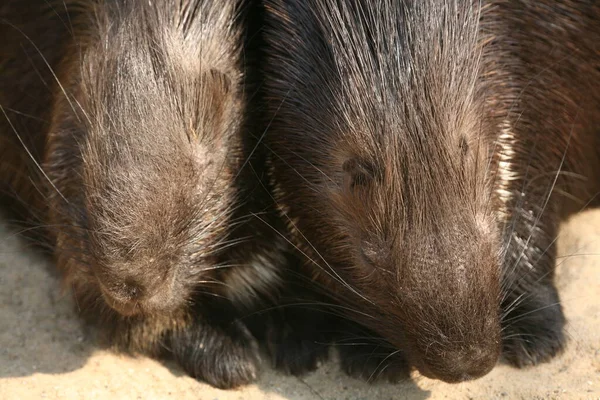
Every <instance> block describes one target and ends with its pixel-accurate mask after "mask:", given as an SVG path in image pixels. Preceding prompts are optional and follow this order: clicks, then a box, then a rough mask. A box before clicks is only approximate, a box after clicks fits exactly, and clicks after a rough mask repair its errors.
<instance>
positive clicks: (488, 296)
mask: <svg viewBox="0 0 600 400" xmlns="http://www.w3.org/2000/svg"><path fill="white" fill-rule="evenodd" d="M465 129H467V130H468V128H465ZM440 138H441V136H440V137H438V139H440ZM442 139H443V140H439V141H437V142H435V141H433V142H431V143H429V144H422V145H420V147H419V148H417V147H416V146H413V145H412V144H409V143H407V142H408V141H405V142H404V143H403V144H402V145H400V144H399V143H393V142H388V143H386V144H384V145H383V146H382V148H386V149H387V151H386V152H385V154H382V153H379V154H378V153H377V152H376V151H374V152H372V153H371V154H369V152H368V150H367V151H362V152H361V154H356V150H354V153H351V152H350V151H349V149H351V148H352V149H357V148H359V147H355V146H350V147H349V148H348V151H346V152H344V153H342V154H345V156H340V157H339V159H341V160H345V161H342V162H341V163H340V165H339V166H338V167H339V168H340V174H339V175H338V176H340V177H341V185H340V186H339V187H340V190H338V191H337V192H335V191H334V192H333V195H332V197H331V199H332V202H333V205H334V208H335V209H336V210H337V212H338V213H339V219H338V223H337V224H336V226H337V229H340V232H339V236H338V237H346V238H347V241H348V243H347V244H348V246H347V247H346V251H347V252H348V256H347V257H348V258H349V259H348V264H350V265H353V266H354V268H352V269H351V270H349V271H347V272H346V274H348V275H347V276H346V278H347V282H348V283H349V284H350V285H351V286H353V287H355V288H356V289H357V290H358V291H359V292H360V293H361V294H363V295H364V297H365V298H366V302H365V304H364V306H365V307H367V308H368V309H369V310H370V311H369V312H370V313H371V314H372V315H381V318H375V319H374V320H371V319H367V320H366V321H365V323H366V324H367V325H369V326H370V327H371V328H373V329H374V330H375V331H377V332H379V333H380V334H382V335H383V336H384V337H385V338H386V339H387V340H389V341H390V342H391V343H392V344H395V345H398V346H400V348H402V349H408V350H407V352H408V356H409V357H410V358H411V360H412V362H413V363H414V365H415V366H417V368H418V369H419V370H420V372H421V373H423V374H424V375H426V376H429V377H432V378H437V379H442V380H445V381H447V382H456V381H464V380H468V379H474V378H478V377H480V376H483V375H485V374H486V373H487V372H489V371H490V370H491V369H492V368H493V366H494V365H495V363H496V362H497V359H498V357H499V353H500V322H499V318H500V311H499V296H500V247H501V246H500V244H499V241H498V236H499V235H498V232H497V228H496V223H495V220H494V218H493V217H492V213H491V209H490V207H491V203H490V199H489V190H488V189H487V185H486V181H485V173H486V166H487V161H486V160H487V158H488V151H489V149H488V148H487V147H486V146H485V145H484V144H482V142H481V141H478V140H477V139H476V138H475V137H469V136H466V135H459V137H456V136H454V135H452V136H450V135H448V136H446V137H444V138H442ZM340 147H341V146H340ZM368 147H369V146H367V147H366V148H368ZM341 148H343V147H341ZM373 148H374V147H373ZM362 149H365V146H363V147H362ZM348 155H349V156H348ZM482 165H483V167H482ZM369 302H370V303H371V304H368V303H369ZM407 344H408V346H407Z"/></svg>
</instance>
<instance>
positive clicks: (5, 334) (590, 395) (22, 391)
mask: <svg viewBox="0 0 600 400" xmlns="http://www.w3.org/2000/svg"><path fill="white" fill-rule="evenodd" d="M559 245H560V253H561V254H562V255H572V256H571V257H563V258H560V259H559V264H560V265H559V268H558V277H557V282H558V285H559V290H560V292H561V296H562V301H563V304H564V308H565V312H566V315H567V318H568V320H569V325H568V333H569V336H570V343H569V346H568V350H567V351H566V352H565V353H564V354H563V355H562V356H561V357H559V358H558V359H555V360H554V361H553V362H551V363H549V364H545V365H542V366H538V367H535V368H531V369H528V370H516V369H513V368H510V367H507V366H504V365H500V366H498V367H497V368H496V369H494V371H492V373H490V374H489V375H488V376H486V377H484V378H482V379H480V380H477V381H475V382H470V383H465V384H460V385H447V384H443V383H440V382H435V381H431V380H428V379H425V378H422V377H415V380H414V382H407V383H403V384H399V385H388V384H377V385H368V384H366V383H363V382H360V381H356V380H353V379H350V378H348V377H346V376H345V375H343V374H342V373H341V372H340V371H339V369H338V368H337V366H336V365H335V363H333V362H332V363H328V364H327V365H325V366H324V367H322V368H321V369H320V370H319V371H318V372H316V373H313V374H311V375H309V376H306V377H304V378H303V379H302V380H300V379H298V378H294V377H288V376H282V375H280V374H278V373H275V372H272V371H270V370H267V371H265V372H264V373H263V376H262V378H261V380H260V382H259V383H258V384H255V385H251V386H249V387H247V388H245V389H242V390H237V391H221V390H216V389H212V388H210V387H208V386H207V385H204V384H202V383H198V382H196V381H195V380H193V379H191V378H189V377H186V376H185V375H184V374H182V372H181V371H180V370H179V369H178V368H177V367H175V366H173V365H168V366H165V365H163V364H160V363H159V362H156V361H153V360H150V359H146V358H140V359H134V358H129V357H125V356H120V355H115V354H112V353H109V352H107V351H104V350H101V349H99V348H98V347H97V346H96V345H95V344H94V342H93V341H92V339H90V338H87V337H86V335H85V333H84V330H83V329H82V327H81V325H80V323H79V320H78V318H77V317H76V315H75V313H74V311H73V310H74V308H73V304H72V302H71V300H70V298H69V297H68V296H66V295H61V294H60V291H59V284H58V281H57V279H56V277H55V276H54V275H53V274H52V273H51V272H50V271H51V269H50V268H49V267H48V266H47V265H46V263H45V262H44V261H43V259H42V258H41V257H40V256H39V255H37V254H35V253H34V252H33V251H32V250H30V249H27V248H25V247H24V246H23V243H22V242H20V241H19V240H17V239H16V238H15V237H12V236H9V235H8V232H7V230H6V228H5V227H4V226H3V225H1V224H0V399H3V400H8V399H37V398H48V399H59V398H72V399H79V398H85V399H206V400H213V399H219V400H225V399H249V400H252V399H272V400H280V399H294V400H300V399H320V398H322V399H336V400H337V399H339V400H343V399H348V400H356V399H365V400H367V399H369V400H371V399H372V400H380V399H386V400H389V399H596V400H597V399H600V305H599V300H600V257H599V256H598V255H600V211H594V212H588V213H585V214H582V215H579V216H578V217H577V218H575V219H574V220H573V221H571V222H570V223H569V224H568V225H567V226H566V227H565V229H564V230H563V231H562V234H561V238H560V241H559ZM596 253H597V254H596Z"/></svg>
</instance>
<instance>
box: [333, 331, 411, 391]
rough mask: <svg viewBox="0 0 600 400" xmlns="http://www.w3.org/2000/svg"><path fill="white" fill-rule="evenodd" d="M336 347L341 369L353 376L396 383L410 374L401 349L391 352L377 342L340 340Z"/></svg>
mask: <svg viewBox="0 0 600 400" xmlns="http://www.w3.org/2000/svg"><path fill="white" fill-rule="evenodd" d="M357 341H358V342H362V341H361V340H357ZM338 349H339V353H340V360H341V365H342V370H343V371H344V372H346V374H348V375H350V376H351V377H353V378H356V379H361V380H364V381H367V382H369V383H373V382H383V381H387V382H392V383H396V382H399V381H403V380H405V379H408V378H409V376H410V365H409V363H408V361H407V360H406V358H405V357H404V354H403V353H402V352H401V351H393V352H392V351H390V350H389V347H387V346H385V347H383V346H381V345H379V344H377V343H372V344H367V343H351V341H347V342H341V343H340V345H339V346H338Z"/></svg>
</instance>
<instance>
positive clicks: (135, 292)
mask: <svg viewBox="0 0 600 400" xmlns="http://www.w3.org/2000/svg"><path fill="white" fill-rule="evenodd" d="M120 292H121V294H122V296H123V298H124V299H126V300H128V301H132V300H139V299H140V298H141V297H142V296H143V295H144V290H143V288H142V287H141V286H140V285H138V284H137V283H135V282H132V281H128V282H125V283H123V285H122V287H121V290H120Z"/></svg>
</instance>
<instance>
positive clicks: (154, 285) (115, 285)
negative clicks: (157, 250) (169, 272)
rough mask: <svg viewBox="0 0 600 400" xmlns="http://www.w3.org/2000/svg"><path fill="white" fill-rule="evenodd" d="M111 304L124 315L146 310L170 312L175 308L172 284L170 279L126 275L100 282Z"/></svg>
mask: <svg viewBox="0 0 600 400" xmlns="http://www.w3.org/2000/svg"><path fill="white" fill-rule="evenodd" d="M100 286H101V288H102V294H103V295H104V297H105V299H106V302H107V304H108V305H109V306H111V307H112V308H113V309H115V310H116V311H117V312H119V313H120V314H122V315H124V316H132V315H135V314H139V313H144V312H158V313H160V312H165V313H167V312H170V311H172V309H173V303H174V301H173V293H172V287H171V286H172V285H171V284H170V280H169V279H153V280H147V279H144V278H143V277H142V278H140V277H135V276H126V277H120V278H117V279H111V281H110V282H104V283H102V282H101V283H100Z"/></svg>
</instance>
